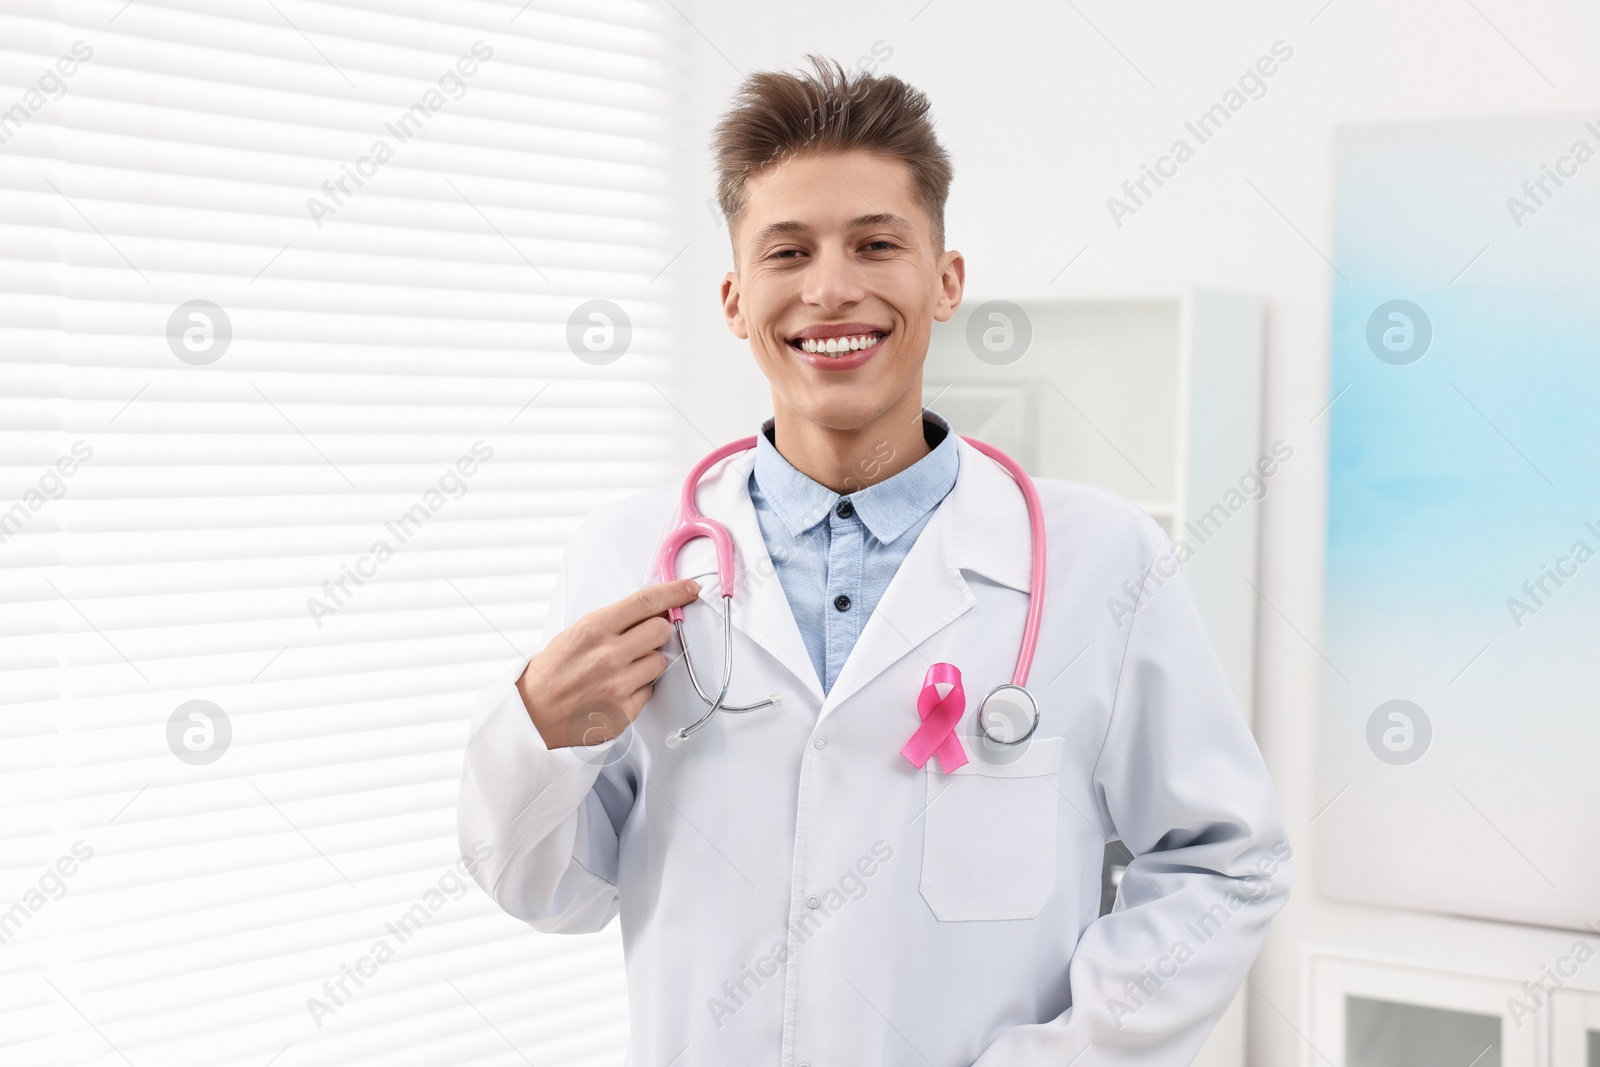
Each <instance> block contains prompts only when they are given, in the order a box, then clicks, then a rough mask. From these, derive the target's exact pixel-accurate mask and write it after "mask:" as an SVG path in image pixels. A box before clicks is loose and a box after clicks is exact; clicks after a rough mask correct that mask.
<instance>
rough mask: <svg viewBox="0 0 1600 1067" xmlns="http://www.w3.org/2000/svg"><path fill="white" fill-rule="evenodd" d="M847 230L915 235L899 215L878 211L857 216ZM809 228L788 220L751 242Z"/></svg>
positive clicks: (912, 229) (764, 231) (758, 234)
mask: <svg viewBox="0 0 1600 1067" xmlns="http://www.w3.org/2000/svg"><path fill="white" fill-rule="evenodd" d="M845 225H846V228H847V229H851V230H859V229H863V228H865V227H868V226H888V227H889V228H890V229H895V230H900V231H901V232H902V233H906V234H911V233H915V232H916V231H915V229H914V228H913V227H912V225H911V223H910V222H909V221H907V220H906V219H905V218H903V217H902V216H900V215H895V214H891V213H889V212H886V211H880V212H877V213H875V214H872V215H858V216H856V217H855V218H853V219H851V220H850V221H849V222H848V223H846V224H845ZM810 232H811V227H810V226H808V225H806V224H805V223H803V222H799V221H796V220H793V219H790V220H788V221H785V222H774V223H772V224H771V225H770V226H764V227H762V228H761V232H760V233H757V234H756V235H755V237H754V238H753V240H752V243H753V244H757V245H759V244H761V243H763V242H765V241H767V240H768V239H770V238H773V237H779V236H782V235H783V234H787V233H810Z"/></svg>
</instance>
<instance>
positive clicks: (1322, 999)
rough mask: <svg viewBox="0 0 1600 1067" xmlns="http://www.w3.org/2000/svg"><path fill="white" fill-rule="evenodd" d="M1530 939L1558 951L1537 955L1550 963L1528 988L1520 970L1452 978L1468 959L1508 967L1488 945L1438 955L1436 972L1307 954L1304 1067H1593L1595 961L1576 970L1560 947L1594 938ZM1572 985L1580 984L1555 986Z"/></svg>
mask: <svg viewBox="0 0 1600 1067" xmlns="http://www.w3.org/2000/svg"><path fill="white" fill-rule="evenodd" d="M1502 933H1506V934H1509V935H1510V936H1512V937H1514V936H1515V931H1502ZM1524 936H1529V935H1527V934H1525V935H1524ZM1532 936H1533V937H1535V938H1538V939H1540V940H1545V939H1550V940H1552V942H1553V944H1554V945H1555V946H1556V947H1555V949H1554V952H1555V953H1556V954H1555V955H1551V954H1550V953H1551V951H1552V950H1550V949H1544V950H1543V951H1544V954H1545V955H1547V956H1549V961H1553V962H1549V961H1547V965H1546V966H1539V967H1537V968H1536V969H1535V970H1533V971H1529V973H1535V974H1536V975H1537V977H1535V978H1532V979H1529V978H1526V977H1523V976H1522V974H1521V972H1522V971H1528V970H1529V968H1528V967H1527V964H1526V962H1523V964H1522V965H1521V966H1520V967H1519V968H1518V969H1517V974H1516V976H1513V972H1512V969H1511V968H1509V967H1508V968H1507V969H1506V973H1503V974H1487V973H1480V974H1473V973H1467V972H1464V971H1462V970H1459V969H1456V968H1458V967H1459V966H1460V964H1461V962H1462V959H1463V958H1464V957H1465V956H1468V955H1473V956H1477V957H1478V958H1479V959H1480V960H1482V961H1484V962H1488V961H1490V960H1492V959H1494V958H1496V957H1499V958H1500V959H1501V960H1502V962H1506V961H1508V957H1507V956H1505V955H1504V954H1502V953H1501V952H1498V951H1496V950H1495V949H1494V948H1493V947H1491V946H1490V945H1488V944H1487V943H1485V944H1483V945H1480V946H1479V947H1478V948H1477V949H1474V948H1472V947H1471V946H1468V945H1461V944H1457V945H1456V946H1453V947H1452V948H1450V949H1449V950H1447V951H1445V952H1440V953H1435V954H1434V958H1435V961H1436V962H1437V963H1438V964H1439V966H1429V965H1427V964H1425V963H1421V962H1416V960H1419V959H1422V958H1423V957H1421V956H1418V957H1416V958H1414V959H1407V958H1404V957H1403V956H1393V955H1390V956H1381V955H1379V954H1377V953H1371V952H1362V951H1351V950H1350V949H1348V948H1331V947H1318V946H1312V947H1310V948H1308V949H1307V951H1306V961H1307V972H1308V975H1307V977H1308V979H1309V982H1308V986H1307V1005H1306V1011H1305V1016H1304V1017H1305V1019H1306V1021H1307V1024H1308V1025H1307V1029H1306V1032H1305V1035H1304V1036H1305V1037H1306V1039H1307V1044H1306V1045H1305V1046H1304V1047H1303V1053H1302V1056H1301V1061H1300V1062H1301V1067H1600V991H1596V990H1595V989H1594V988H1592V977H1593V976H1588V975H1587V974H1586V973H1584V972H1585V971H1586V969H1587V967H1588V966H1590V964H1589V963H1588V962H1587V961H1588V959H1594V960H1595V962H1594V963H1593V966H1595V967H1600V958H1595V957H1588V956H1587V955H1586V957H1585V959H1584V960H1583V961H1575V960H1574V958H1573V956H1572V955H1571V954H1570V951H1569V952H1566V953H1563V952H1562V951H1561V948H1560V944H1561V942H1562V941H1566V940H1567V938H1569V937H1571V938H1573V939H1575V940H1573V941H1571V942H1568V943H1569V945H1571V944H1577V943H1585V944H1588V945H1590V946H1591V948H1592V946H1593V945H1594V938H1593V937H1592V936H1591V935H1589V934H1587V933H1585V934H1572V935H1567V934H1555V933H1553V932H1551V931H1538V932H1537V933H1533V934H1532ZM1507 943H1509V941H1508V942H1507ZM1447 957H1448V960H1447ZM1447 963H1448V965H1449V967H1450V968H1451V969H1445V967H1446V965H1447ZM1558 975H1565V977H1564V978H1563V977H1558ZM1572 979H1582V980H1584V981H1585V983H1586V984H1585V985H1584V986H1583V987H1581V988H1580V987H1574V986H1572V985H1563V984H1558V983H1562V982H1568V981H1571V980H1572ZM1541 982H1542V983H1543V986H1544V988H1543V989H1541V988H1540V984H1539V983H1541Z"/></svg>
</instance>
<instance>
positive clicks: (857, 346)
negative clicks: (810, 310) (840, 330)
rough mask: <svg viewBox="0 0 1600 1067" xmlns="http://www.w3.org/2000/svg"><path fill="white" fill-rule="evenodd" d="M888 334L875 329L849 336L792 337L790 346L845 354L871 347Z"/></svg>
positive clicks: (807, 350)
mask: <svg viewBox="0 0 1600 1067" xmlns="http://www.w3.org/2000/svg"><path fill="white" fill-rule="evenodd" d="M888 336H889V334H888V333H887V332H882V331H873V332H871V333H861V334H852V335H850V336H848V337H807V338H804V339H801V338H795V337H791V338H790V339H789V347H791V348H793V349H796V350H798V351H800V352H809V353H811V354H813V355H826V356H845V355H849V354H850V353H851V352H860V351H861V350H862V349H866V348H871V347H873V346H874V345H876V344H877V343H878V342H880V341H882V340H883V339H884V338H885V337H888Z"/></svg>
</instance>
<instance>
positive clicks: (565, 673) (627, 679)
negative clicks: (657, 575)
mask: <svg viewBox="0 0 1600 1067" xmlns="http://www.w3.org/2000/svg"><path fill="white" fill-rule="evenodd" d="M699 592H700V584H699V583H698V582H696V581H694V580H693V579H689V578H685V579H681V580H679V581H674V582H666V583H664V584H662V585H647V586H645V587H644V588H643V589H641V590H639V591H638V592H637V593H633V594H631V595H629V596H626V597H624V598H623V599H621V600H619V601H617V602H616V603H615V604H608V605H606V606H605V607H603V608H597V609H595V610H594V611H591V612H590V613H589V614H587V615H585V616H584V617H583V618H581V619H579V620H578V621H577V622H575V623H573V624H572V625H571V626H569V627H567V628H566V629H565V630H562V631H561V632H560V633H559V634H556V636H555V638H554V639H553V640H551V642H550V644H549V645H548V646H546V647H545V649H544V651H543V652H540V653H539V654H538V655H537V656H534V657H533V658H532V659H531V660H529V661H528V667H527V669H526V670H524V671H523V672H522V677H521V678H520V679H518V681H517V691H518V692H520V693H521V694H522V703H523V706H524V707H526V708H527V709H528V716H529V717H530V718H532V719H533V725H534V726H535V727H537V728H538V730H539V736H540V737H542V738H544V743H545V747H546V748H549V749H557V748H569V747H572V746H576V745H598V744H599V743H600V742H602V741H607V740H610V739H611V738H613V737H615V736H617V735H618V734H620V733H621V732H622V731H623V730H625V729H627V728H628V725H629V724H630V723H632V722H633V720H634V719H636V718H638V717H639V712H641V711H643V710H644V705H645V702H646V701H647V700H649V699H650V693H651V691H652V689H653V687H654V684H655V680H656V679H657V678H659V677H661V673H662V672H663V671H665V670H666V669H667V657H666V656H664V655H662V654H661V652H660V651H659V649H660V648H661V646H662V645H664V644H666V643H667V641H668V640H670V639H671V637H672V624H671V623H670V622H668V621H667V615H666V612H667V609H668V608H672V607H682V606H683V605H685V604H687V603H689V602H690V601H691V600H693V599H694V598H695V596H696V595H698V593H699Z"/></svg>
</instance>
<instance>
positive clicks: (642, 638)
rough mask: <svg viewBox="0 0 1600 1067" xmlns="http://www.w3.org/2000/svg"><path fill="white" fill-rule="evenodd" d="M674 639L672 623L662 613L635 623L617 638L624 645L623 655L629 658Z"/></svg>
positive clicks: (636, 656) (634, 657)
mask: <svg viewBox="0 0 1600 1067" xmlns="http://www.w3.org/2000/svg"><path fill="white" fill-rule="evenodd" d="M670 640H672V624H671V623H670V622H668V621H667V620H666V619H664V618H662V617H661V616H660V615H652V616H650V617H649V618H648V619H645V620H644V621H643V622H639V623H635V624H634V625H633V626H631V627H629V628H628V629H627V630H625V631H623V633H622V635H621V636H620V637H619V638H618V639H617V641H618V644H620V645H621V647H622V652H623V655H625V656H627V657H628V659H630V660H631V659H636V658H638V657H639V656H642V655H644V654H645V653H646V652H649V651H650V650H651V649H653V648H660V647H661V646H662V645H665V644H666V643H667V642H668V641H670Z"/></svg>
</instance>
